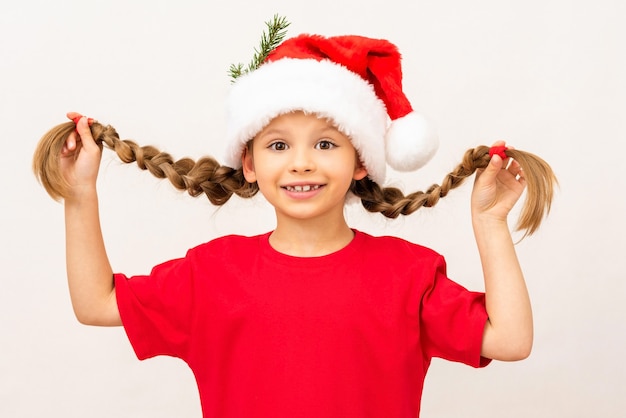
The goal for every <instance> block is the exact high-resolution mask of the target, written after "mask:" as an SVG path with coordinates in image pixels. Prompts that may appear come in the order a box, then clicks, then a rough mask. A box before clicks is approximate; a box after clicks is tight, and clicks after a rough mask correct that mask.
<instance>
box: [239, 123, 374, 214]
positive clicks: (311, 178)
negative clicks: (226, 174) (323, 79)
mask: <svg viewBox="0 0 626 418" xmlns="http://www.w3.org/2000/svg"><path fill="white" fill-rule="evenodd" d="M243 172H244V176H245V178H246V180H247V181H248V182H250V183H253V182H257V184H258V186H259V190H260V191H261V193H263V195H264V196H265V198H266V199H267V200H268V201H269V202H270V203H271V204H272V205H273V206H274V208H275V209H276V214H277V216H278V218H279V221H280V219H281V217H288V218H293V219H301V220H304V219H313V218H320V219H322V217H324V216H341V217H343V205H344V203H345V197H346V193H347V192H348V189H349V187H350V184H351V182H352V180H360V179H362V178H364V177H365V176H366V175H367V171H366V170H365V168H364V167H363V166H362V165H361V163H360V162H359V159H358V158H357V153H356V150H355V149H354V147H353V146H352V143H351V142H350V139H349V138H348V137H347V136H345V135H344V134H342V133H341V132H339V131H338V130H337V129H336V128H335V127H334V126H333V125H332V124H331V123H329V122H328V121H327V120H325V119H320V118H318V117H317V116H316V115H313V114H304V113H303V112H295V113H288V114H285V115H282V116H279V117H277V118H275V119H274V120H272V121H271V122H270V124H269V125H268V126H267V127H266V128H265V129H263V130H262V131H261V132H260V133H259V134H258V135H257V136H256V137H255V138H254V140H253V141H252V146H251V147H250V148H248V149H246V150H245V151H244V155H243Z"/></svg>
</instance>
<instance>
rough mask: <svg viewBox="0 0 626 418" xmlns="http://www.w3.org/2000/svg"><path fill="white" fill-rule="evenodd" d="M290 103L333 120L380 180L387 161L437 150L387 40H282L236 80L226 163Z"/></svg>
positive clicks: (407, 166)
mask: <svg viewBox="0 0 626 418" xmlns="http://www.w3.org/2000/svg"><path fill="white" fill-rule="evenodd" d="M292 111H304V112H307V113H314V114H317V115H319V116H320V117H325V118H327V119H329V120H331V121H332V122H333V123H334V124H335V125H336V127H337V128H338V129H339V130H340V131H341V132H343V133H344V134H345V135H347V136H348V137H350V139H351V141H352V143H353V145H354V147H355V148H356V149H357V151H358V153H359V156H360V158H361V161H362V163H363V164H364V165H365V168H366V169H367V171H368V175H369V177H370V178H371V179H372V180H374V181H375V182H377V183H379V184H382V183H383V182H384V180H385V171H386V165H387V164H389V165H390V166H391V167H393V168H394V169H396V170H399V171H412V170H416V169H418V168H420V167H422V166H423V165H424V164H425V163H426V162H428V161H429V160H430V158H431V157H432V156H433V155H434V153H435V151H436V150H437V145H438V141H437V135H436V134H435V132H434V130H433V129H432V127H431V126H430V124H429V123H428V122H427V121H426V119H425V118H424V117H423V116H421V115H420V114H418V113H416V112H415V111H414V110H413V108H412V106H411V103H410V102H409V100H408V99H407V97H406V96H405V95H404V93H403V91H402V69H401V65H400V53H399V52H398V49H397V47H396V46H395V45H394V44H392V43H390V42H388V41H386V40H381V39H371V38H365V37H361V36H337V37H328V38H326V37H322V36H319V35H300V36H298V37H295V38H292V39H288V40H286V41H284V42H283V43H281V44H280V45H279V46H278V47H277V48H276V49H274V50H273V51H272V52H271V53H270V54H269V56H268V57H267V59H266V60H265V62H264V63H263V64H262V65H261V66H260V67H259V68H258V69H256V70H254V71H251V72H249V73H248V74H245V75H243V76H241V77H239V78H237V80H236V81H235V83H234V85H233V88H232V90H231V92H230V95H229V97H228V101H227V137H228V150H227V157H226V164H228V165H229V166H231V167H235V168H238V167H240V166H241V155H242V151H243V147H244V146H245V144H246V143H247V142H248V141H249V140H250V139H252V138H253V137H254V136H255V135H256V134H257V133H259V132H260V131H261V130H262V129H263V128H264V127H265V126H267V124H268V123H269V122H270V121H271V120H272V119H273V118H275V117H277V116H279V115H282V114H285V113H288V112H292Z"/></svg>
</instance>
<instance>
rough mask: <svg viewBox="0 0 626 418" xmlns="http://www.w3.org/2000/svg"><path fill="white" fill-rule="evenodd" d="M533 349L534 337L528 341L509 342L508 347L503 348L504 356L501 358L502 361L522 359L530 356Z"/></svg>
mask: <svg viewBox="0 0 626 418" xmlns="http://www.w3.org/2000/svg"><path fill="white" fill-rule="evenodd" d="M532 349H533V341H532V338H531V339H528V340H526V341H517V342H515V343H512V344H508V347H506V348H505V349H503V350H502V356H501V357H500V359H499V360H502V361H521V360H526V359H527V358H528V357H530V354H531V352H532Z"/></svg>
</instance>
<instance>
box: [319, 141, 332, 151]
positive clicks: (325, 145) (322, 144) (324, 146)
mask: <svg viewBox="0 0 626 418" xmlns="http://www.w3.org/2000/svg"><path fill="white" fill-rule="evenodd" d="M335 146H336V145H335V144H334V143H332V142H331V141H329V140H327V139H324V140H322V141H320V142H318V143H317V146H316V148H318V149H324V150H326V149H332V148H334V147H335Z"/></svg>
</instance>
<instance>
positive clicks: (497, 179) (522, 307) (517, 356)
mask: <svg viewBox="0 0 626 418" xmlns="http://www.w3.org/2000/svg"><path fill="white" fill-rule="evenodd" d="M495 145H503V143H496V144H495ZM505 163H506V161H503V160H502V158H501V157H499V156H498V155H494V156H493V157H492V159H491V162H490V163H489V166H488V167H487V168H485V169H484V170H482V171H480V172H478V173H477V177H476V181H475V183H474V189H473V192H472V204H471V206H472V225H473V228H474V235H475V238H476V243H477V245H478V251H479V253H480V260H481V264H482V269H483V274H484V279H485V292H486V303H487V313H488V315H489V320H488V322H487V324H486V326H485V331H484V334H483V343H482V352H481V354H482V355H483V356H484V357H487V358H492V359H496V360H504V361H514V360H521V359H524V358H526V357H528V356H529V355H530V351H531V349H532V343H533V319H532V310H531V305H530V298H529V296H528V291H527V289H526V283H525V281H524V275H523V273H522V269H521V267H520V264H519V261H518V259H517V255H516V253H515V247H514V244H513V240H512V237H511V233H510V231H509V226H508V224H507V215H508V214H509V212H510V210H511V209H512V208H513V206H514V205H515V203H516V202H517V200H518V199H519V197H520V196H521V194H522V192H523V191H524V188H525V186H526V181H525V179H524V173H523V171H521V169H520V166H519V164H517V163H516V162H515V161H513V162H512V163H511V164H510V166H509V167H508V169H507V168H506V167H505Z"/></svg>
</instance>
